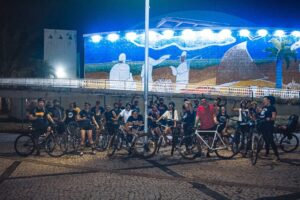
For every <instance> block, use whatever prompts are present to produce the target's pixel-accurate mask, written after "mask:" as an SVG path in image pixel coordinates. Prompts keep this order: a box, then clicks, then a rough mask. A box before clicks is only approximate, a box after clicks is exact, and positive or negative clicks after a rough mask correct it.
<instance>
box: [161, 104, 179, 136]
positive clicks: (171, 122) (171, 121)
mask: <svg viewBox="0 0 300 200" xmlns="http://www.w3.org/2000/svg"><path fill="white" fill-rule="evenodd" d="M161 119H165V120H166V121H167V124H166V125H167V127H166V129H165V133H166V135H168V134H171V133H172V128H173V127H176V122H177V121H178V112H177V110H176V109H175V103H174V102H172V101H171V102H170V103H169V106H168V110H167V111H166V112H165V113H164V114H163V115H162V116H161V117H160V118H159V119H158V120H157V122H159V121H160V120H161Z"/></svg>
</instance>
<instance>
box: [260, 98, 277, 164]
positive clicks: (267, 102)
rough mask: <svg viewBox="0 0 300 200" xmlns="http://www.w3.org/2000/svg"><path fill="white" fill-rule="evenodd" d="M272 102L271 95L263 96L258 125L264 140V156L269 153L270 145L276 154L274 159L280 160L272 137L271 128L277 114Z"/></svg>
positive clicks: (273, 100) (273, 101)
mask: <svg viewBox="0 0 300 200" xmlns="http://www.w3.org/2000/svg"><path fill="white" fill-rule="evenodd" d="M274 104H275V98H274V97H273V96H265V97H264V98H263V107H262V111H261V112H260V115H259V119H260V120H261V123H260V126H259V127H260V130H261V132H262V134H263V138H264V140H265V148H266V156H268V155H269V149H270V145H271V147H272V149H273V151H274V154H275V156H276V161H280V158H279V154H278V150H277V146H276V144H275V142H274V137H273V129H274V124H275V120H276V116H277V111H276V108H275V106H274Z"/></svg>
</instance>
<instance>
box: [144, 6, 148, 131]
mask: <svg viewBox="0 0 300 200" xmlns="http://www.w3.org/2000/svg"><path fill="white" fill-rule="evenodd" d="M149 4H150V0H145V69H144V77H145V78H144V83H143V84H144V100H145V114H144V116H145V117H144V119H145V123H144V132H145V133H148V69H149V8H150V7H149Z"/></svg>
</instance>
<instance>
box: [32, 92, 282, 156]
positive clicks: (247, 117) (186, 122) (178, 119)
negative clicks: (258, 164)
mask: <svg viewBox="0 0 300 200" xmlns="http://www.w3.org/2000/svg"><path fill="white" fill-rule="evenodd" d="M199 100H200V101H199ZM199 100H198V99H196V100H191V99H184V102H183V106H182V112H181V115H180V116H179V112H178V110H177V109H176V105H175V103H174V102H172V101H171V102H169V103H168V104H167V105H166V104H165V102H164V98H163V97H160V98H157V100H155V101H151V102H150V105H149V107H148V119H147V120H148V126H149V129H150V130H151V131H152V132H154V133H155V134H157V135H158V136H163V137H164V140H165V141H168V138H167V136H168V135H171V134H172V131H173V129H174V128H176V127H178V126H180V128H181V130H182V133H183V134H184V135H186V136H188V135H191V134H193V132H194V130H195V129H201V130H216V129H218V130H217V131H218V132H219V133H220V134H222V135H226V134H227V127H228V124H229V116H228V114H227V112H226V103H227V102H226V101H223V100H222V99H221V98H217V99H216V100H215V101H214V102H213V103H209V102H208V100H207V99H206V98H205V97H202V98H200V99H199ZM262 102H263V105H262V106H261V107H258V104H257V102H255V101H246V100H242V101H241V102H240V106H239V108H236V104H235V105H234V106H233V108H232V111H236V112H238V120H237V121H238V123H237V124H238V127H237V129H238V128H243V126H244V125H248V124H249V123H248V122H249V121H254V120H259V121H260V123H259V128H260V129H261V132H262V134H263V138H264V141H265V149H266V155H268V154H269V148H270V146H271V147H272V149H273V151H274V154H275V156H276V160H279V154H278V150H277V146H276V144H275V143H274V139H273V132H272V131H273V128H272V127H273V126H274V123H275V120H276V115H277V111H276V108H275V107H274V104H275V98H274V97H273V96H266V97H264V98H263V100H262ZM27 115H28V119H29V120H30V121H31V122H32V126H33V128H34V129H36V130H40V131H36V133H39V134H42V133H45V132H49V131H51V126H52V125H54V126H55V127H56V128H57V131H58V132H63V131H64V130H65V127H66V125H68V124H69V123H71V122H76V123H77V124H78V126H79V128H80V136H81V140H80V141H81V143H80V155H81V156H83V155H84V148H85V146H86V141H87V140H86V136H87V139H88V142H89V146H90V147H91V150H92V154H96V148H97V147H96V145H95V144H97V140H98V139H99V136H101V134H102V131H103V130H104V129H105V130H106V131H107V132H108V133H109V134H111V135H113V134H114V133H115V132H116V130H118V128H119V126H120V125H123V127H124V130H125V132H126V134H127V137H132V134H131V133H132V132H134V131H140V130H143V126H144V120H145V119H144V118H143V116H142V115H141V113H140V108H139V102H138V101H137V100H136V101H134V102H133V103H127V104H126V105H125V106H123V105H121V104H120V103H114V104H113V107H111V106H110V105H105V107H102V106H101V103H100V101H96V103H95V105H94V106H92V105H91V104H90V103H88V102H86V103H84V106H83V108H82V109H80V108H79V107H78V106H77V105H76V103H75V102H72V103H70V104H69V107H68V109H66V110H64V108H63V107H62V106H61V105H60V101H58V100H54V101H52V102H51V101H48V102H46V100H45V99H43V98H39V99H38V101H37V105H35V106H33V108H31V109H29V110H28V112H27ZM160 124H163V125H164V127H165V129H164V130H163V131H162V129H161V128H160V126H159V125H160ZM93 132H95V133H96V135H97V137H96V139H94V137H93ZM34 137H35V139H36V140H37V139H38V137H39V135H38V134H36V135H35V136H34ZM236 141H238V139H236ZM187 150H188V149H187ZM39 153H40V152H39V149H37V154H39ZM207 156H209V153H207Z"/></svg>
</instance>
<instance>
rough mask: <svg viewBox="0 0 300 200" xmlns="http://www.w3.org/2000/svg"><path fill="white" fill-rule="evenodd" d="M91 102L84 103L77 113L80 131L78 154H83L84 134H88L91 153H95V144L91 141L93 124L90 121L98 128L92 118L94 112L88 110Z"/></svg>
mask: <svg viewBox="0 0 300 200" xmlns="http://www.w3.org/2000/svg"><path fill="white" fill-rule="evenodd" d="M90 107H91V104H90V103H87V102H86V103H84V109H83V110H81V111H80V113H79V115H77V121H78V124H79V127H80V133H81V143H80V145H81V147H80V156H83V150H84V146H85V134H86V133H87V135H88V140H89V143H90V145H91V147H92V154H94V155H95V154H96V151H95V145H94V142H93V137H92V136H93V131H92V130H93V126H92V123H94V125H95V126H96V128H97V129H99V126H98V124H97V122H96V120H95V118H94V114H93V113H92V112H91V110H90Z"/></svg>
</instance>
